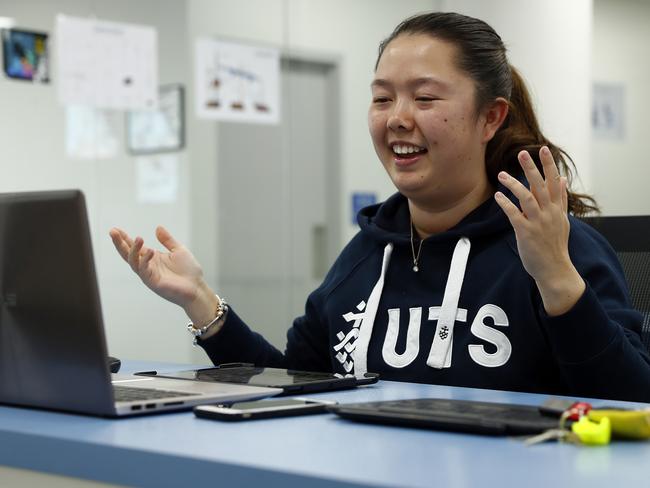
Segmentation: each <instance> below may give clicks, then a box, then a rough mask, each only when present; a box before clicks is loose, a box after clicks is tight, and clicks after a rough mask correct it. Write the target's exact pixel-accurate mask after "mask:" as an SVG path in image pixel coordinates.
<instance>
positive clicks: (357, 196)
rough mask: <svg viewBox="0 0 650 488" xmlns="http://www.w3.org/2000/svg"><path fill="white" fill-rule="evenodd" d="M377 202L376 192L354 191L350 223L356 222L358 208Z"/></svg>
mask: <svg viewBox="0 0 650 488" xmlns="http://www.w3.org/2000/svg"><path fill="white" fill-rule="evenodd" d="M375 203H377V194H376V193H370V192H354V193H353V194H352V223H353V224H356V223H357V214H358V213H359V210H361V209H362V208H364V207H367V206H368V205H373V204H375Z"/></svg>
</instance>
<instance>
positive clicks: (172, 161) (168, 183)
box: [135, 154, 178, 203]
mask: <svg viewBox="0 0 650 488" xmlns="http://www.w3.org/2000/svg"><path fill="white" fill-rule="evenodd" d="M135 168H136V188H137V201H138V203H173V202H175V201H176V200H177V197H178V156H177V155H176V154H160V155H155V156H141V157H138V158H136V160H135Z"/></svg>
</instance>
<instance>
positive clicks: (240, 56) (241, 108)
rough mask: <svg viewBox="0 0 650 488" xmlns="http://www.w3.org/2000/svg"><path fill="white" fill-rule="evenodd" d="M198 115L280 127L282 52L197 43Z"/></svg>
mask: <svg viewBox="0 0 650 488" xmlns="http://www.w3.org/2000/svg"><path fill="white" fill-rule="evenodd" d="M195 54H196V60H195V68H196V113H197V116H198V117H200V118H205V119H214V120H224V121H232V122H253V123H262V124H277V123H279V121H280V53H279V51H278V49H275V48H272V47H268V46H255V45H250V44H241V43H236V42H231V41H221V40H214V39H199V40H197V41H196V51H195Z"/></svg>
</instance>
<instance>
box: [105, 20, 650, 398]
mask: <svg viewBox="0 0 650 488" xmlns="http://www.w3.org/2000/svg"><path fill="white" fill-rule="evenodd" d="M371 88H372V102H371V105H370V109H369V114H368V123H369V127H370V134H371V136H372V140H373V143H374V147H375V150H376V152H377V155H378V156H379V159H380V160H381V162H382V164H383V165H384V168H385V169H386V172H387V173H388V175H389V177H390V178H391V180H392V182H393V183H394V185H395V187H396V188H397V190H398V193H396V194H395V195H393V196H392V197H391V198H389V199H388V200H387V201H386V202H384V203H382V204H379V205H374V206H371V207H368V208H365V209H363V210H362V211H361V212H360V214H359V218H358V220H359V224H360V226H361V231H360V232H359V233H358V234H357V235H356V236H355V237H354V238H353V239H352V241H351V242H350V243H349V244H348V245H347V246H346V248H345V249H344V250H343V252H342V253H341V255H340V256H339V258H338V259H337V261H336V262H335V263H334V265H333V267H332V269H331V270H330V271H329V273H328V275H327V277H326V278H325V280H324V282H323V283H322V285H321V286H320V287H319V288H318V289H317V290H315V291H314V292H313V293H312V294H311V295H310V296H309V298H308V300H307V304H306V310H305V315H303V316H302V317H299V318H297V319H296V320H295V322H294V324H293V327H292V328H291V329H289V332H288V334H287V338H288V342H287V348H286V351H285V352H284V353H281V352H280V351H278V350H277V349H275V348H274V347H273V346H271V345H270V344H269V343H268V342H267V341H266V340H265V339H264V338H263V337H262V336H260V335H259V334H257V333H255V332H253V331H251V330H250V329H249V328H248V327H247V326H246V325H245V324H244V323H243V322H242V321H241V319H240V318H239V317H238V316H237V314H236V313H235V311H234V310H232V309H230V310H228V308H227V307H226V306H225V304H224V303H223V302H222V301H221V299H220V298H218V297H217V296H216V295H215V294H214V293H213V292H212V290H210V288H209V287H208V285H207V284H206V283H205V281H204V280H203V279H202V272H201V268H200V266H199V264H198V263H197V262H196V261H195V259H194V258H193V257H192V255H191V253H190V252H189V251H188V250H187V249H186V248H185V247H183V246H182V245H181V244H180V243H178V242H176V241H175V240H174V238H173V237H172V236H171V235H170V234H169V233H168V232H167V231H166V230H165V229H163V228H161V227H159V228H158V229H157V231H156V232H157V237H158V240H159V241H160V242H161V243H162V244H163V245H164V246H165V247H166V249H167V250H168V251H169V252H165V253H161V252H158V251H154V250H153V249H150V248H146V247H144V245H143V241H142V239H141V238H139V237H138V238H136V239H135V240H131V238H130V237H129V236H128V235H127V234H126V233H125V232H123V231H121V230H119V229H113V230H111V237H112V239H113V242H114V244H115V246H116V248H117V250H118V251H119V252H120V254H121V255H122V257H123V258H124V259H125V260H126V261H127V262H128V263H129V264H130V265H131V267H132V268H133V270H134V271H135V272H136V273H137V274H138V275H139V276H140V278H141V279H142V281H144V283H145V284H146V285H147V286H149V287H150V288H151V289H152V290H154V291H155V292H156V293H158V294H159V295H161V296H163V297H164V298H166V299H168V300H171V301H173V302H174V303H177V304H179V305H180V306H182V307H183V308H184V309H185V311H186V313H187V314H188V316H189V317H190V319H191V320H192V323H193V324H194V325H193V326H191V327H190V328H191V329H192V330H194V331H196V333H197V334H202V335H201V336H200V337H198V344H200V345H201V346H202V347H203V348H204V349H205V350H206V352H207V353H208V355H209V356H210V358H211V359H212V361H213V362H214V363H224V362H231V361H248V362H253V363H255V364H257V365H265V366H276V367H285V368H295V369H303V370H320V371H333V372H335V373H340V374H342V375H344V374H351V373H354V374H360V373H363V372H365V371H373V372H378V373H380V374H381V377H382V378H383V379H388V380H403V381H414V382H426V383H435V384H447V385H456V386H469V387H481V388H496V389H506V390H520V391H532V392H544V393H554V394H566V395H578V396H593V397H603V398H618V399H634V400H642V401H650V357H648V355H647V353H646V352H645V350H644V348H643V346H642V344H641V341H640V338H639V331H640V327H641V315H640V314H639V313H638V312H636V311H634V310H633V309H632V308H631V305H630V302H629V298H628V296H627V291H626V284H625V279H624V277H623V274H622V271H621V268H620V265H619V263H618V261H617V259H616V256H615V254H614V252H613V251H612V249H611V248H610V247H609V246H608V244H607V243H606V241H605V240H604V239H603V238H602V237H601V236H600V235H599V234H597V233H596V232H595V231H593V230H591V228H590V227H588V226H586V225H584V224H583V223H581V222H580V221H578V220H576V219H575V218H574V217H573V216H571V214H574V215H581V214H584V213H586V212H588V211H590V210H594V209H595V203H594V202H593V200H591V199H590V198H589V197H586V196H584V195H579V194H576V193H573V192H571V191H569V189H568V186H569V179H568V178H569V177H570V176H571V173H570V170H569V169H570V168H569V166H568V164H567V161H570V160H568V156H566V155H565V154H564V153H563V152H562V151H561V150H560V149H559V148H557V147H556V146H554V145H553V144H551V143H550V141H548V140H547V139H546V138H545V137H544V136H543V135H542V133H541V132H540V130H539V127H538V124H537V121H536V118H535V114H534V113H533V111H532V108H531V103H530V100H529V96H528V93H527V91H526V89H525V86H524V84H523V82H522V80H521V78H520V77H519V75H518V74H517V72H516V71H515V70H514V68H512V67H511V66H510V65H509V63H508V61H507V58H506V53H505V47H504V45H503V43H502V41H501V38H500V37H499V36H498V35H497V34H496V33H495V32H494V30H493V29H492V28H491V27H490V26H488V25H487V24H485V23H484V22H482V21H480V20H477V19H473V18H470V17H466V16H463V15H459V14H454V13H430V14H425V15H419V16H415V17H412V18H410V19H407V20H405V21H404V22H402V23H401V24H400V25H399V26H397V28H396V29H395V31H394V32H393V33H392V34H391V35H390V36H389V37H388V38H387V39H386V40H385V41H384V42H382V44H381V45H380V49H379V57H378V60H377V63H376V69H375V78H374V81H373V82H372V86H371Z"/></svg>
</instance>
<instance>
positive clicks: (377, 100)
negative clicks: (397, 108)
mask: <svg viewBox="0 0 650 488" xmlns="http://www.w3.org/2000/svg"><path fill="white" fill-rule="evenodd" d="M386 102H388V97H373V99H372V103H386Z"/></svg>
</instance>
